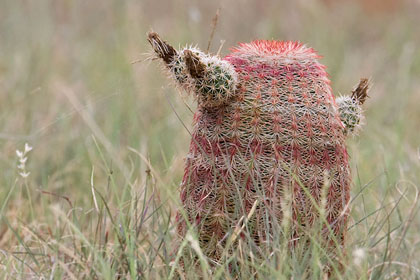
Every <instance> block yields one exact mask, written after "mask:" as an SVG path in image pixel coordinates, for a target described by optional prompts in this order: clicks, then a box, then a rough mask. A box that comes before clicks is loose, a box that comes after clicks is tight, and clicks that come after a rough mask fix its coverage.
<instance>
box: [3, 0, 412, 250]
mask: <svg viewBox="0 0 420 280" xmlns="http://www.w3.org/2000/svg"><path fill="white" fill-rule="evenodd" d="M218 9H220V12H219V16H218V20H217V25H216V29H215V33H214V37H213V39H212V41H211V46H210V52H212V53H216V52H217V51H218V49H219V48H220V46H221V41H225V43H224V44H223V46H222V48H221V55H222V56H223V55H226V54H227V53H228V52H229V48H230V47H232V46H235V45H236V44H237V43H238V42H248V41H251V40H254V39H275V40H297V41H301V42H303V43H305V44H307V45H308V46H310V47H313V48H314V49H315V50H317V51H318V53H319V54H320V55H321V56H323V58H322V60H321V62H322V63H323V64H325V65H326V66H327V71H328V72H329V74H330V79H331V81H332V88H333V91H334V93H335V95H336V96H337V95H340V94H348V93H350V91H351V90H352V88H353V86H354V85H356V84H357V83H358V81H359V79H360V78H361V77H368V78H371V79H372V82H373V86H372V89H371V91H370V98H369V99H368V100H367V102H366V104H365V109H366V126H365V128H364V130H363V131H362V132H361V133H360V135H359V136H358V137H356V138H354V139H350V140H349V147H350V148H349V149H350V150H349V153H350V156H351V164H352V168H353V174H354V178H355V180H354V181H355V187H354V188H353V189H354V192H353V194H354V193H357V192H358V190H359V189H360V187H361V186H364V185H365V184H367V183H369V184H370V185H369V187H368V188H366V190H365V191H364V196H365V197H366V200H367V201H369V202H368V203H366V205H365V206H364V207H366V208H371V209H375V208H377V207H378V205H379V204H380V201H381V199H382V198H383V197H385V195H386V194H387V193H388V192H390V191H391V189H394V188H395V187H397V188H398V186H399V185H400V184H402V183H406V182H409V184H410V185H412V186H418V185H419V182H420V140H419V139H420V134H419V131H420V109H419V107H420V32H419V27H420V16H419V15H420V2H419V1H414V0H411V1H409V0H407V1H398V0H394V1H393V0H358V1H345V0H335V1H333V0H323V1H315V0H305V1H303V0H299V1H286V0H285V1H275V0H240V1H221V0H218V1H198V0H196V1H186V0H171V1H169V0H165V1H156V0H142V1H134V0H124V1H123V0H106V1H99V0H97V1H83V0H59V1H58V0H37V1H30V0H13V1H7V0H1V1H0V170H1V173H0V174H1V176H0V185H1V187H0V202H1V201H4V200H5V199H6V197H7V195H8V194H9V190H10V189H11V187H12V186H13V185H14V184H16V182H18V183H17V184H18V188H17V189H16V191H14V192H13V193H12V194H11V196H10V197H9V198H8V204H7V207H6V208H5V210H4V214H5V215H6V216H7V217H8V218H9V220H10V221H12V220H15V219H20V221H25V222H26V223H31V224H36V223H40V224H42V223H43V222H45V223H48V222H49V220H50V219H53V218H52V216H51V214H49V212H48V210H47V209H48V207H47V205H50V204H53V203H57V204H65V202H62V200H60V197H57V196H54V195H45V193H43V192H42V191H47V192H51V193H54V194H56V195H60V196H65V197H67V198H68V199H69V200H70V201H71V202H72V203H73V205H76V206H79V207H82V208H83V207H87V208H89V207H91V205H92V197H91V196H89V195H86V193H89V192H90V186H91V178H92V179H93V181H94V182H95V186H96V188H98V189H99V190H101V191H103V192H104V193H107V192H110V193H111V194H110V200H112V197H113V195H115V196H118V191H119V190H118V189H115V190H112V189H111V190H110V189H109V188H108V187H109V184H108V182H109V174H110V172H111V170H112V171H113V174H114V178H115V181H116V184H117V185H118V184H120V185H121V186H124V185H127V184H132V185H134V186H136V184H139V186H140V185H141V184H143V182H145V180H146V179H145V178H146V176H145V174H146V173H147V172H150V170H151V171H152V173H153V174H154V177H155V178H157V180H158V182H159V184H158V188H159V190H160V192H161V196H162V201H164V198H165V197H171V201H176V200H177V187H178V185H179V182H180V180H181V176H182V170H183V157H184V156H185V155H186V153H187V150H188V146H189V134H188V130H187V129H186V128H188V129H189V128H191V121H192V116H193V114H192V112H191V111H190V110H189V108H191V109H192V110H194V102H193V101H192V100H191V99H190V98H188V97H185V96H181V95H179V94H178V93H177V92H176V90H175V89H174V88H173V87H172V86H171V84H170V81H169V79H168V78H167V77H166V76H165V74H164V73H163V72H162V71H161V67H160V65H159V64H158V63H156V62H150V61H147V59H146V58H147V57H148V55H147V53H150V52H151V49H150V47H149V45H148V43H147V40H146V33H147V31H150V30H152V29H153V30H154V31H156V32H158V33H159V34H160V35H161V36H162V37H163V38H165V39H166V40H168V41H169V42H170V43H172V44H173V45H174V46H176V47H178V46H183V45H186V44H197V45H198V46H199V47H200V48H201V49H203V50H206V49H207V46H208V43H209V38H210V34H211V32H212V22H213V18H214V17H215V15H216V12H217V10H218ZM187 105H188V106H187ZM25 143H29V145H31V146H32V147H33V150H32V151H31V152H30V153H29V154H28V161H27V162H26V169H27V171H28V172H30V175H29V176H28V178H26V179H25V180H26V181H25V182H26V183H25V184H22V185H26V187H27V189H28V190H25V188H23V187H22V188H21V185H19V184H20V183H19V182H22V178H20V176H19V174H18V173H19V169H18V168H17V165H18V159H17V157H16V153H15V151H16V149H19V150H21V149H23V147H24V144H25ZM92 169H94V172H93V170H92ZM129 182H130V183H129ZM139 188H140V187H139ZM412 193H413V191H409V192H407V194H412ZM409 198H410V197H409V196H408V197H407V198H406V199H407V207H408V206H409V205H410V200H409ZM387 199H388V198H387ZM28 201H30V202H31V207H33V208H34V210H33V211H28V207H27V205H28ZM175 204H176V203H175V202H173V203H172V204H171V203H170V205H175ZM63 207H64V206H63ZM355 208H356V210H355V211H356V213H355V214H354V215H355V217H357V215H358V213H359V212H357V206H355ZM365 210H366V209H365ZM366 211H367V210H366ZM363 213H367V212H365V211H360V215H361V216H363V215H364V214H363ZM401 215H404V213H402V214H401ZM419 223H420V222H419V221H418V219H417V220H416V223H415V225H414V227H417V228H418V226H420V225H419ZM7 232H10V231H8V230H7V227H5V226H4V224H3V225H2V224H1V222H0V247H1V246H6V245H5V244H8V245H7V246H11V245H12V244H13V242H12V243H10V242H9V241H10V239H11V238H12V235H11V234H8V233H7ZM366 234H368V233H366ZM407 238H408V237H407ZM410 240H411V244H412V246H413V247H412V249H411V248H410V252H412V253H413V254H414V253H415V249H416V248H417V251H419V242H420V236H419V235H418V234H416V233H415V232H414V231H413V232H412V233H411V239H410ZM410 252H408V253H407V254H410Z"/></svg>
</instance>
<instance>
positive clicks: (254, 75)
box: [148, 32, 368, 260]
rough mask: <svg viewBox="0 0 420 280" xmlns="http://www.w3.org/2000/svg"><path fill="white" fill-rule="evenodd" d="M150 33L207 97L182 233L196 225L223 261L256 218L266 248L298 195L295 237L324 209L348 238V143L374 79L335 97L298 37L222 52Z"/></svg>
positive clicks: (160, 51) (192, 155) (192, 89)
mask: <svg viewBox="0 0 420 280" xmlns="http://www.w3.org/2000/svg"><path fill="white" fill-rule="evenodd" d="M148 40H149V42H150V43H151V45H152V47H153V49H154V53H155V56H157V57H158V58H160V59H162V60H163V62H164V66H165V69H167V71H168V73H169V74H170V76H171V77H172V78H173V80H174V81H175V84H176V86H177V87H179V88H181V89H183V90H185V91H186V92H189V93H191V94H192V95H193V96H194V97H195V99H196V101H197V111H196V113H195V115H194V123H193V131H192V139H191V144H190V148H189V153H188V155H187V156H186V162H185V172H184V177H183V180H182V184H181V191H180V192H181V193H180V197H181V202H182V205H183V211H180V213H179V214H178V215H177V222H178V223H177V230H178V233H179V234H180V236H181V237H183V236H185V234H186V232H187V227H188V226H187V225H191V226H193V227H194V228H196V229H197V234H198V241H199V244H200V247H201V249H202V250H203V252H204V254H205V255H206V256H208V257H209V258H211V259H213V260H217V259H219V258H220V257H221V255H222V252H223V249H224V245H225V243H226V242H227V240H229V236H232V234H233V233H234V231H235V230H234V229H235V228H237V226H238V224H240V223H241V222H242V223H243V220H244V219H243V217H246V218H247V221H246V223H247V225H246V228H247V234H248V236H249V237H251V240H253V241H255V244H256V245H257V246H262V244H264V243H266V241H267V240H268V239H269V238H271V237H270V235H271V232H270V229H271V228H273V227H274V226H276V225H279V224H281V223H282V222H284V219H285V217H284V216H285V207H284V205H285V203H283V202H284V201H286V200H287V199H288V201H289V202H290V212H289V213H288V217H289V218H290V231H289V237H290V238H291V239H294V240H296V239H299V238H300V237H301V236H302V234H304V232H305V229H307V228H310V227H311V226H313V225H314V223H315V221H316V220H317V219H318V218H319V217H320V213H321V212H323V214H324V216H325V220H326V222H325V231H329V232H330V233H332V234H333V236H334V237H335V239H336V241H335V242H336V243H337V242H338V244H340V245H341V244H343V242H344V239H345V234H346V225H347V220H348V212H349V211H348V210H349V207H348V204H349V197H350V190H349V188H350V182H351V176H350V168H349V163H348V158H349V157H348V154H347V150H346V144H345V141H346V137H347V135H349V134H351V133H354V132H356V131H357V130H358V127H360V125H361V123H362V108H361V105H362V103H363V102H364V101H365V99H366V96H367V90H368V81H367V80H366V79H362V80H361V82H360V84H359V86H358V87H356V88H355V89H354V91H353V94H352V95H351V96H344V97H340V98H337V100H335V98H334V96H333V94H332V90H331V87H330V81H329V79H328V75H327V73H326V71H325V66H323V65H322V64H320V63H319V62H318V58H319V56H318V55H317V54H316V52H315V51H314V50H313V49H311V48H308V47H306V46H305V45H303V44H300V43H297V42H290V41H287V42H282V41H266V40H258V41H253V42H251V43H242V44H239V46H237V47H236V48H233V49H232V52H231V53H230V54H229V55H227V56H226V57H224V58H220V57H218V56H212V55H209V54H206V53H204V52H202V51H200V50H199V49H197V48H191V47H187V48H184V49H181V50H179V51H178V50H175V49H174V48H173V47H172V46H170V45H169V44H168V43H167V42H165V41H163V40H162V39H161V38H160V37H159V35H158V34H157V33H154V32H150V33H149V34H148ZM326 182H327V185H326ZM325 186H326V187H325ZM323 188H324V190H325V193H324V203H321V202H322V198H323V196H322V195H323V194H322V192H323ZM287 197H288V198H287ZM320 208H322V209H320ZM250 212H252V213H251V215H250ZM181 213H184V214H183V215H182V214H181Z"/></svg>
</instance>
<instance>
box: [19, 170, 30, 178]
mask: <svg viewBox="0 0 420 280" xmlns="http://www.w3.org/2000/svg"><path fill="white" fill-rule="evenodd" d="M29 174H31V172H26V171H23V172H19V175H20V176H22V178H26V177H28V176H29Z"/></svg>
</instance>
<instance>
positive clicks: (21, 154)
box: [16, 143, 32, 178]
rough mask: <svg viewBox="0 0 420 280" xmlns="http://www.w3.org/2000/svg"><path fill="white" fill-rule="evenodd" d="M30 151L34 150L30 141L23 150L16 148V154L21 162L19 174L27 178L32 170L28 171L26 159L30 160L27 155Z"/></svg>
mask: <svg viewBox="0 0 420 280" xmlns="http://www.w3.org/2000/svg"><path fill="white" fill-rule="evenodd" d="M30 151H32V147H31V146H29V145H28V143H25V148H24V150H23V152H22V151H19V150H16V155H17V156H18V159H19V164H18V166H17V168H18V169H19V175H20V176H22V178H27V177H28V176H29V174H31V172H28V171H26V161H27V160H28V157H27V156H26V155H27V154H28V153H29V152H30Z"/></svg>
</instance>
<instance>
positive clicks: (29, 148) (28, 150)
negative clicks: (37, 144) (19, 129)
mask: <svg viewBox="0 0 420 280" xmlns="http://www.w3.org/2000/svg"><path fill="white" fill-rule="evenodd" d="M30 151H32V147H31V146H29V145H28V143H25V154H26V153H27V152H30Z"/></svg>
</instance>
